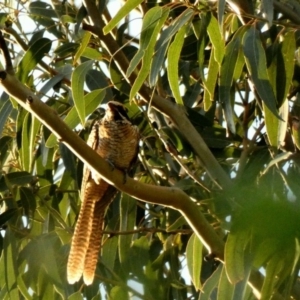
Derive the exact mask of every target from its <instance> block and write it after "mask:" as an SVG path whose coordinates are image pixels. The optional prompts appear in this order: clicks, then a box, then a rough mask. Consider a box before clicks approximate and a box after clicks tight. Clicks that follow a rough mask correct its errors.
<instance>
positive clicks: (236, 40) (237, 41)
mask: <svg viewBox="0 0 300 300" xmlns="http://www.w3.org/2000/svg"><path fill="white" fill-rule="evenodd" d="M242 34H243V31H241V30H240V31H238V32H237V33H236V34H235V35H234V37H233V38H232V40H231V41H230V42H229V43H228V45H227V46H226V49H225V57H224V60H223V63H222V65H221V68H220V84H219V99H220V103H222V104H223V107H224V112H225V119H226V122H227V126H228V128H229V130H230V131H231V132H232V133H233V134H235V124H234V113H233V108H232V103H231V101H230V100H231V99H230V90H231V85H232V81H233V75H234V70H235V65H236V62H237V59H238V53H239V51H240V48H241V42H242Z"/></svg>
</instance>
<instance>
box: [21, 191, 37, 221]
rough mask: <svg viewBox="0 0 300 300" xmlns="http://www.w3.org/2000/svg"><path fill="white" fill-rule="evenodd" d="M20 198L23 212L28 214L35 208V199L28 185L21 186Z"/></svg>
mask: <svg viewBox="0 0 300 300" xmlns="http://www.w3.org/2000/svg"><path fill="white" fill-rule="evenodd" d="M20 198H21V202H22V206H23V208H24V211H25V214H26V215H27V216H29V214H30V213H31V212H33V211H34V210H35V209H36V200H35V196H34V194H33V192H32V189H30V188H28V187H21V188H20Z"/></svg>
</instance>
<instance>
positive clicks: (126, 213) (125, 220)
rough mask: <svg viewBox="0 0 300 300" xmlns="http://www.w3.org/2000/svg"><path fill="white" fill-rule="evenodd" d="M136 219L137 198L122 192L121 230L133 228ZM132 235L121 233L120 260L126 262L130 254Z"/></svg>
mask: <svg viewBox="0 0 300 300" xmlns="http://www.w3.org/2000/svg"><path fill="white" fill-rule="evenodd" d="M135 220H136V200H135V199H133V198H132V197H130V196H129V195H127V194H124V193H122V198H121V201H120V231H123V232H124V231H128V230H133V229H134V226H135ZM131 241H132V235H129V234H124V235H122V234H121V235H119V247H118V250H119V258H120V262H121V263H122V262H125V261H126V260H127V259H128V258H129V257H128V256H129V255H130V252H129V251H128V249H129V248H130V245H131Z"/></svg>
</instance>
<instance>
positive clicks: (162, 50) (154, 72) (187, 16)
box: [149, 9, 194, 86]
mask: <svg viewBox="0 0 300 300" xmlns="http://www.w3.org/2000/svg"><path fill="white" fill-rule="evenodd" d="M193 16H194V11H193V10H192V9H186V10H185V11H184V12H183V13H182V14H180V15H179V16H178V17H177V18H176V19H175V20H174V21H173V22H171V23H170V24H169V26H168V27H167V28H166V29H165V30H164V31H163V32H162V33H161V35H160V37H159V40H158V42H157V43H156V46H155V52H154V56H153V59H152V62H151V70H150V75H149V83H150V86H154V85H155V83H156V81H157V77H158V75H159V72H160V71H161V66H162V65H163V63H164V60H165V55H166V52H167V48H168V46H169V43H170V41H171V39H172V38H173V36H174V35H175V34H176V33H177V31H178V30H179V29H180V28H181V27H182V26H184V25H185V24H186V23H187V22H189V21H190V20H191V18H192V17H193Z"/></svg>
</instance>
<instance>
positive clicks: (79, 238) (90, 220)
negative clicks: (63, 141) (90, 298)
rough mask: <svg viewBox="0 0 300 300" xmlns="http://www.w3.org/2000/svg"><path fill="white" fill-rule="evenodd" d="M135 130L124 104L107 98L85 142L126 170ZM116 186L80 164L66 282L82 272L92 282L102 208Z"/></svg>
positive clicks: (133, 153)
mask: <svg viewBox="0 0 300 300" xmlns="http://www.w3.org/2000/svg"><path fill="white" fill-rule="evenodd" d="M138 143H139V131H138V128H137V127H136V126H134V125H132V123H131V122H130V120H129V118H128V116H127V113H126V108H125V107H124V106H123V105H122V104H121V103H119V102H116V101H110V102H108V103H107V109H106V111H105V115H104V117H103V118H102V119H101V120H100V121H97V122H96V123H95V124H94V126H93V128H92V131H91V133H90V135H89V138H88V141H87V144H88V145H89V146H90V147H92V148H93V149H94V150H95V151H96V152H97V153H98V154H99V155H100V156H101V157H102V158H104V159H106V160H107V161H108V162H109V163H110V164H112V165H113V167H115V168H117V169H120V170H123V171H124V172H125V175H126V172H127V171H128V170H129V169H130V167H131V166H132V164H133V162H134V161H135V159H136V157H137V153H138ZM117 192H118V191H117V189H116V188H115V187H113V186H111V185H109V184H108V183H107V182H106V181H104V180H103V179H102V178H101V177H100V176H99V175H98V173H96V172H95V171H93V170H91V169H90V168H89V167H88V166H86V165H85V166H84V170H83V179H82V186H81V201H82V205H81V209H80V213H79V217H78V221H77V224H76V227H75V232H74V235H73V238H72V244H71V250H70V255H69V259H68V266H67V277H68V282H69V283H70V284H73V283H75V282H76V281H78V280H79V279H80V278H81V275H83V280H84V283H85V284H87V285H90V284H92V282H93V280H94V275H95V269H96V265H97V260H98V255H99V251H100V248H101V239H102V235H103V225H104V217H105V212H106V209H107V207H108V206H109V204H110V203H111V202H112V200H113V199H114V197H115V196H116V194H117Z"/></svg>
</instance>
